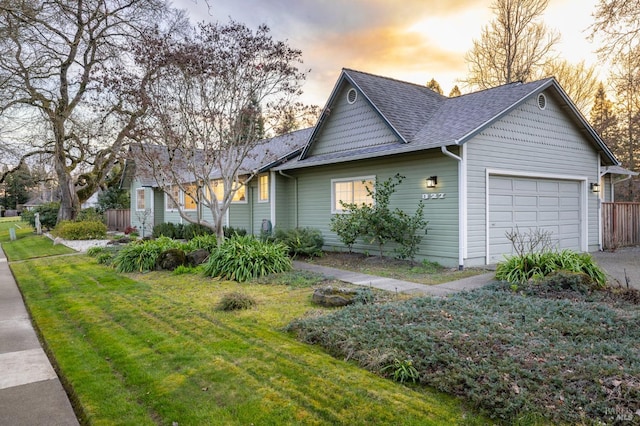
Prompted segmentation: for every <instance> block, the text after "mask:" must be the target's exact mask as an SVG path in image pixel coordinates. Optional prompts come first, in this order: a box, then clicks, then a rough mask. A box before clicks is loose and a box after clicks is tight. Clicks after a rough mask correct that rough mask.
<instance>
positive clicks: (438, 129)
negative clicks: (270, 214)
mask: <svg viewBox="0 0 640 426" xmlns="http://www.w3.org/2000/svg"><path fill="white" fill-rule="evenodd" d="M345 85H351V86H353V87H354V88H356V90H358V92H359V95H361V96H363V97H364V99H365V100H366V101H367V102H368V103H369V105H370V106H371V107H372V108H373V109H374V110H375V111H376V112H377V113H378V114H379V115H380V117H381V118H382V119H383V120H384V121H385V122H386V123H387V125H388V126H389V128H390V129H391V130H392V131H393V132H394V133H395V134H396V135H397V136H398V141H397V142H396V143H391V144H386V145H381V146H380V145H379V146H374V147H366V148H362V149H355V150H350V151H347V152H340V153H331V154H324V155H317V156H313V157H311V156H309V153H310V150H311V146H312V145H313V144H314V143H315V141H316V140H317V138H318V136H319V134H320V132H321V130H322V128H323V126H324V122H325V120H326V118H325V117H326V115H325V113H324V112H323V116H321V118H320V120H319V121H318V123H317V125H316V127H315V129H314V130H313V133H312V134H311V137H310V139H309V142H308V144H307V146H306V147H305V148H304V150H303V151H302V154H301V155H300V158H299V159H298V161H295V162H290V163H288V164H287V165H285V166H283V167H282V168H283V169H292V168H298V167H306V166H313V165H320V164H330V163H333V162H342V161H352V160H357V159H364V158H373V157H380V156H384V155H390V154H397V153H403V152H412V151H418V150H424V149H431V148H440V147H443V146H448V145H461V144H463V143H465V142H467V141H469V140H470V139H471V138H473V136H475V135H476V134H478V133H479V132H481V131H482V130H484V129H485V128H487V127H488V126H490V125H491V124H493V123H494V122H495V121H497V120H499V119H500V118H502V117H504V116H505V115H506V114H508V113H509V112H511V111H512V110H513V109H515V108H517V107H518V106H519V105H521V104H522V103H524V102H526V101H527V100H529V99H531V98H532V97H534V96H537V95H538V94H539V93H542V92H545V93H551V94H552V95H553V96H554V97H555V99H557V100H558V101H559V103H560V104H561V105H563V107H564V109H565V111H566V112H567V115H568V116H569V117H570V118H571V119H572V120H573V122H574V123H575V124H576V125H577V127H578V128H579V129H581V130H582V133H583V134H584V135H585V137H586V138H587V140H589V141H590V143H591V144H592V146H593V147H594V149H596V150H597V151H598V152H599V153H600V154H601V157H602V161H603V162H604V163H605V164H607V165H615V164H618V161H617V159H616V158H615V156H614V155H613V153H612V152H611V150H610V149H609V148H608V147H607V146H606V144H605V143H604V142H603V141H602V139H601V138H600V137H599V136H598V134H597V133H596V132H595V131H594V130H593V128H592V127H591V126H590V125H589V123H588V122H587V120H586V119H585V118H584V117H583V116H582V114H581V113H580V112H579V110H578V109H577V107H576V106H575V105H574V104H573V102H572V101H571V99H570V98H569V96H568V95H567V94H566V93H565V92H564V90H563V89H562V88H561V87H560V85H559V84H558V82H557V81H556V80H555V78H553V77H550V78H545V79H542V80H538V81H534V82H530V83H511V84H505V85H502V86H498V87H495V88H491V89H486V90H482V91H479V92H474V93H470V94H466V95H461V96H458V97H453V98H448V97H446V96H442V95H440V94H438V93H436V92H434V91H433V90H431V89H429V88H428V87H426V86H421V85H417V84H413V83H407V82H403V81H399V80H395V79H391V78H387V77H380V76H376V75H373V74H368V73H364V72H361V71H355V70H351V69H346V68H345V69H343V70H342V73H341V75H340V77H339V79H338V81H337V83H336V85H335V87H334V89H333V92H332V94H331V96H330V97H329V100H328V101H327V106H326V107H325V112H326V111H328V110H330V108H331V107H332V106H333V105H334V103H335V102H336V97H337V94H338V93H339V92H340V91H341V89H342V88H343V87H345Z"/></svg>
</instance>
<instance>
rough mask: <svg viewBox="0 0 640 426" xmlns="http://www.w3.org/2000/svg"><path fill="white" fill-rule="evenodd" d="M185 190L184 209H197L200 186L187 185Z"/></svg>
mask: <svg viewBox="0 0 640 426" xmlns="http://www.w3.org/2000/svg"><path fill="white" fill-rule="evenodd" d="M184 189H185V192H184V209H185V210H196V209H197V207H198V202H197V201H196V200H197V198H198V196H197V194H198V186H197V185H196V184H191V185H186V186H185V188H184Z"/></svg>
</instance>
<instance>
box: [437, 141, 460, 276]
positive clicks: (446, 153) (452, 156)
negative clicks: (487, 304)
mask: <svg viewBox="0 0 640 426" xmlns="http://www.w3.org/2000/svg"><path fill="white" fill-rule="evenodd" d="M459 146H460V156H457V155H456V154H454V153H453V152H451V151H448V150H447V147H446V146H442V147H440V150H441V151H442V153H443V154H444V155H446V156H447V157H451V158H453V159H454V160H456V161H457V162H458V270H460V271H462V270H463V269H464V259H465V257H466V256H467V238H466V237H467V159H466V158H465V155H464V145H459Z"/></svg>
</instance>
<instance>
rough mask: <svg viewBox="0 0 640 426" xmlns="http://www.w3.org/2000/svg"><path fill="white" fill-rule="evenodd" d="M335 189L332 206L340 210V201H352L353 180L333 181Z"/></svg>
mask: <svg viewBox="0 0 640 426" xmlns="http://www.w3.org/2000/svg"><path fill="white" fill-rule="evenodd" d="M334 185H335V186H334V190H335V196H334V200H335V205H334V206H333V208H334V210H336V211H339V210H342V203H341V201H342V202H343V203H352V202H353V182H335V183H334Z"/></svg>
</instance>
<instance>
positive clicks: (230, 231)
mask: <svg viewBox="0 0 640 426" xmlns="http://www.w3.org/2000/svg"><path fill="white" fill-rule="evenodd" d="M222 232H223V233H224V237H225V238H231V237H233V236H235V235H237V236H239V237H243V236H245V235H247V230H246V229H244V228H234V227H233V226H225V227H224V228H222Z"/></svg>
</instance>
